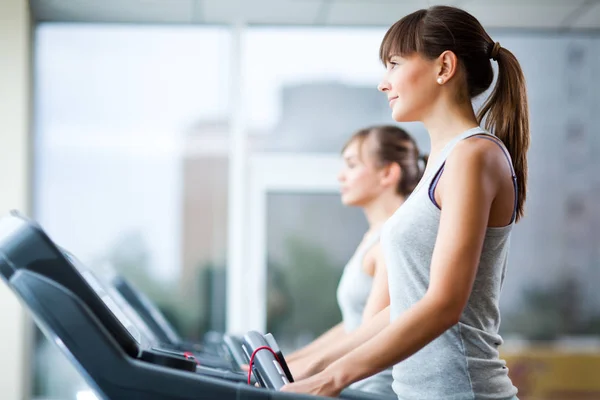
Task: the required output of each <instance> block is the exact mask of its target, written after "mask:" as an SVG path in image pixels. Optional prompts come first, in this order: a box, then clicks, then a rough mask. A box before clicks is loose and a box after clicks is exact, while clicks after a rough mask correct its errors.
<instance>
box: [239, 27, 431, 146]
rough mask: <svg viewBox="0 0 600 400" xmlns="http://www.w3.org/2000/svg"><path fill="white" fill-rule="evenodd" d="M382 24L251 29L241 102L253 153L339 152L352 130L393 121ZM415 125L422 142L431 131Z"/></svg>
mask: <svg viewBox="0 0 600 400" xmlns="http://www.w3.org/2000/svg"><path fill="white" fill-rule="evenodd" d="M384 34H385V29H384V28H358V29H357V28H339V27H338V28H282V27H261V28H252V29H249V30H248V32H247V33H246V35H245V40H244V53H243V60H244V63H245V66H244V71H245V74H246V80H245V81H244V89H245V90H244V95H245V96H247V97H246V98H245V99H244V104H245V105H246V107H247V110H248V111H247V112H246V114H247V116H248V124H249V134H250V135H251V143H252V149H253V150H255V151H286V152H334V153H338V152H339V151H340V149H341V148H342V146H343V145H344V143H345V142H346V140H347V139H348V137H349V136H350V134H351V133H352V132H354V131H356V130H358V129H360V128H363V127H365V126H367V125H374V124H383V123H385V124H390V123H393V121H392V119H391V117H390V109H389V105H388V103H387V99H386V96H385V95H383V94H382V93H380V92H379V91H378V90H377V85H378V83H379V82H380V80H381V78H382V76H383V73H384V71H385V69H384V68H383V65H382V64H381V62H380V61H379V54H378V50H379V43H380V41H381V39H382V38H383V35H384ZM401 125H403V126H409V127H411V130H412V132H414V134H415V135H416V136H417V139H418V141H419V143H420V144H421V145H422V146H426V145H427V143H428V140H429V139H428V137H427V133H426V131H425V130H424V129H423V127H422V126H421V125H420V124H415V123H408V124H401Z"/></svg>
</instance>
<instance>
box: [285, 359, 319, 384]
mask: <svg viewBox="0 0 600 400" xmlns="http://www.w3.org/2000/svg"><path fill="white" fill-rule="evenodd" d="M288 368H289V369H290V372H291V373H292V377H293V378H294V380H295V381H300V380H302V379H306V378H310V377H311V376H313V375H315V374H318V373H319V372H321V371H322V370H323V367H322V364H321V363H320V362H319V361H318V360H314V359H306V358H301V359H298V360H296V361H292V362H288Z"/></svg>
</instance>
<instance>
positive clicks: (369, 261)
mask: <svg viewBox="0 0 600 400" xmlns="http://www.w3.org/2000/svg"><path fill="white" fill-rule="evenodd" d="M382 261H383V251H382V249H381V244H380V243H379V242H377V243H375V244H374V245H373V246H371V247H370V248H369V250H367V252H366V254H365V257H364V258H363V270H364V271H365V272H366V273H367V274H368V275H370V276H373V275H375V271H376V269H377V268H379V267H380V265H381V264H382Z"/></svg>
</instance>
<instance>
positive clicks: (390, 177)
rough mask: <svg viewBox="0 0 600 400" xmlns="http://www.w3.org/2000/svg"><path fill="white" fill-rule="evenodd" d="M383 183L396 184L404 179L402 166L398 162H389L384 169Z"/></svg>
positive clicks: (385, 184)
mask: <svg viewBox="0 0 600 400" xmlns="http://www.w3.org/2000/svg"><path fill="white" fill-rule="evenodd" d="M382 172H383V175H382V176H381V184H382V185H383V186H386V187H387V186H396V185H397V184H398V182H400V179H402V168H400V164H398V163H396V162H392V163H389V164H388V165H386V166H385V167H383V169H382Z"/></svg>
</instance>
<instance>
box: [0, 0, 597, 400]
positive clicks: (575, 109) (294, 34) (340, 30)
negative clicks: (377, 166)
mask: <svg viewBox="0 0 600 400" xmlns="http://www.w3.org/2000/svg"><path fill="white" fill-rule="evenodd" d="M442 3H443V4H452V5H457V6H460V7H462V8H465V9H466V10H468V11H470V12H472V13H473V14H474V15H475V16H476V17H477V18H478V19H479V20H480V21H481V22H482V24H483V25H484V27H486V28H487V30H488V32H489V33H490V34H491V36H492V38H493V39H494V40H496V41H499V42H500V43H501V44H502V46H503V47H506V48H508V49H509V50H510V51H512V52H513V53H515V55H516V56H517V58H518V59H519V61H520V62H521V65H522V67H523V70H524V73H525V76H526V79H527V85H528V93H529V102H530V112H531V129H532V130H531V133H532V145H531V150H530V152H529V160H530V161H529V162H530V164H529V166H530V186H529V193H528V201H527V207H526V218H525V219H523V220H522V222H521V223H519V224H518V225H517V227H516V229H515V231H514V233H513V236H512V244H511V254H510V261H509V262H510V265H509V272H508V275H507V278H506V283H505V286H504V289H503V297H502V332H501V333H502V335H503V337H504V339H505V343H504V345H503V347H502V353H503V354H502V355H503V357H505V358H506V359H507V361H508V366H509V368H510V374H511V376H512V378H513V380H514V381H515V384H516V386H517V387H518V388H519V398H520V399H522V400H526V399H530V400H531V399H600V291H599V290H598V289H597V288H598V284H599V283H600V206H598V204H599V203H600V159H599V158H598V157H597V155H598V154H600V135H599V133H600V132H598V126H600V83H599V82H600V81H599V80H598V77H599V76H600V1H590V0H520V1H516V0H501V1H491V0H454V1H445V2H442ZM433 4H438V3H437V2H432V1H425V0H411V1H409V0H406V1H399V0H398V1H392V0H246V1H242V0H80V1H70V0H31V1H26V0H2V1H1V2H0V127H1V128H2V129H0V184H1V185H2V191H1V193H2V196H0V209H1V210H2V212H3V213H4V212H5V211H6V210H8V209H10V208H18V209H21V210H23V211H25V212H26V213H27V214H29V215H31V216H32V217H33V218H35V219H36V220H37V221H39V222H40V224H41V225H42V226H43V227H44V228H45V229H46V231H47V232H48V233H49V234H50V236H51V237H52V238H53V239H54V240H55V241H56V242H57V243H59V244H60V245H61V246H63V247H65V248H67V249H69V250H70V251H71V252H73V253H74V254H75V255H77V257H79V258H80V259H81V260H82V261H83V262H84V264H86V265H89V266H91V267H93V268H101V267H102V266H103V265H110V266H111V267H112V268H115V269H116V270H117V271H118V272H119V273H121V274H123V275H124V276H125V277H127V278H129V279H130V280H131V281H132V282H133V283H134V284H135V285H136V286H137V287H138V288H139V289H141V290H142V291H144V292H145V293H146V294H147V295H148V296H149V297H150V298H151V299H152V300H153V301H154V302H155V303H156V304H157V305H158V306H159V307H160V309H161V310H162V311H163V312H164V313H165V315H166V316H167V317H168V319H169V320H170V321H171V322H172V323H173V324H174V325H175V326H176V328H177V329H178V330H179V331H180V332H181V333H182V335H183V336H184V337H186V338H189V339H192V340H193V339H200V338H202V337H203V336H204V335H205V334H207V333H209V332H224V331H228V332H244V331H247V330H249V329H258V330H261V331H270V332H272V333H273V334H274V335H275V337H276V338H277V339H278V341H279V342H280V344H281V345H282V347H283V348H284V350H288V351H289V350H290V349H293V348H296V347H298V346H300V345H302V344H304V343H307V342H309V341H310V340H311V339H313V338H314V337H316V336H317V335H319V334H320V333H322V332H323V331H325V330H326V329H328V328H329V327H331V326H333V325H334V324H335V323H337V322H338V321H339V320H340V319H341V315H340V312H339V310H338V307H337V303H336V299H335V289H336V287H337V283H338V280H339V278H340V276H341V272H342V268H343V267H344V265H345V263H346V262H347V260H348V259H349V258H350V256H351V255H352V252H353V251H354V249H355V248H356V245H357V244H358V243H359V242H360V240H361V238H362V235H363V233H364V232H365V230H366V228H367V224H366V221H365V219H364V216H363V215H362V213H361V211H359V210H357V209H348V208H345V207H343V206H342V205H341V203H340V200H339V194H338V185H337V181H336V174H337V172H338V169H339V167H340V166H341V159H340V157H339V153H340V150H341V147H342V146H343V144H344V143H345V141H346V140H347V139H348V137H349V136H350V135H351V134H352V133H353V132H354V131H356V130H357V129H359V128H362V127H364V126H367V125H373V124H380V123H386V124H389V123H392V122H393V121H392V119H391V117H390V110H389V106H388V104H387V101H386V98H385V96H383V95H381V94H380V93H378V92H377V90H376V86H377V84H378V83H379V80H380V79H381V77H382V74H383V71H384V68H383V66H382V65H381V63H380V62H379V60H378V49H379V44H380V42H381V39H382V37H383V34H384V33H385V31H386V29H387V28H388V27H389V26H390V25H391V24H392V23H393V22H395V21H396V20H397V19H399V18H401V17H402V16H404V15H406V14H408V13H410V12H412V11H415V10H417V9H419V8H424V7H427V6H429V5H433ZM484 96H485V95H484ZM476 102H478V103H480V102H481V99H476ZM403 126H404V127H405V128H407V129H408V130H409V131H410V132H411V133H413V134H414V135H415V136H416V138H417V139H418V142H419V145H420V146H421V148H422V149H423V151H424V152H427V151H428V149H429V140H428V136H427V133H426V131H425V130H424V128H423V127H422V125H420V124H404V125H403ZM0 306H1V307H0V318H1V319H2V321H3V322H2V328H1V329H0V353H1V354H3V357H1V358H0V393H1V394H2V399H7V400H17V399H39V400H42V399H48V400H49V399H53V400H54V399H57V400H58V399H77V400H84V399H86V398H88V397H85V395H84V393H89V392H86V391H85V388H86V385H85V383H84V381H83V379H82V378H81V377H79V375H78V373H77V372H76V371H75V369H74V368H73V367H71V365H70V364H69V363H68V361H67V360H66V358H65V357H64V356H63V355H62V354H61V353H60V352H59V351H58V350H57V349H56V348H55V347H54V346H53V345H51V344H50V343H48V342H47V341H46V339H45V338H44V337H43V336H42V335H41V334H40V333H39V332H38V331H37V330H36V329H35V328H34V327H33V324H32V323H31V322H30V321H29V319H28V317H27V316H26V315H25V313H24V312H23V311H22V310H21V308H20V307H19V306H18V304H17V303H16V302H15V301H14V300H13V299H12V297H11V295H10V293H8V290H7V289H6V288H5V287H4V285H2V286H1V287H0Z"/></svg>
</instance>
